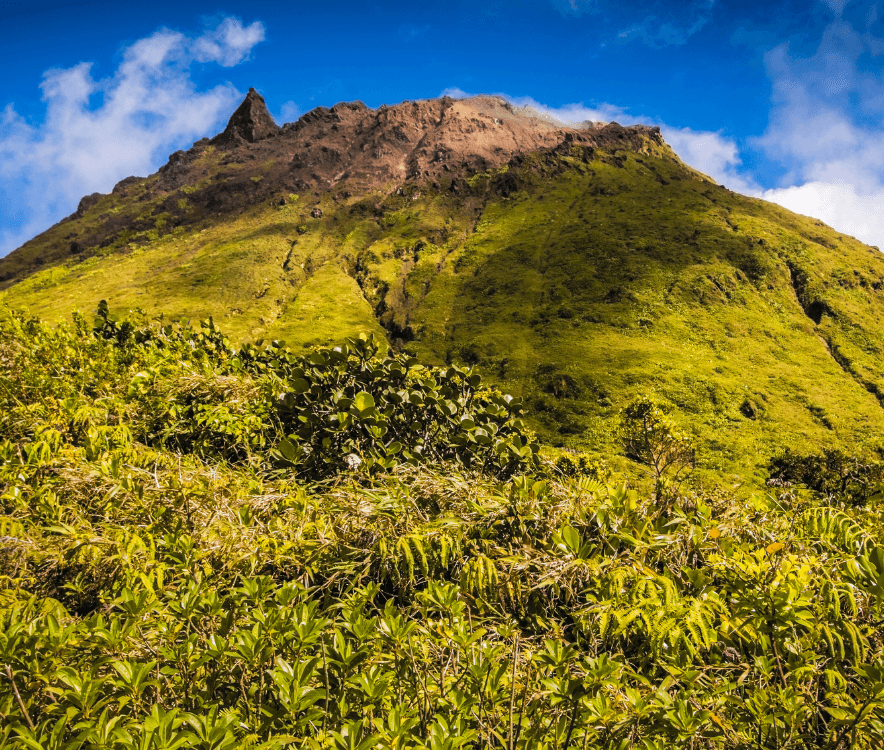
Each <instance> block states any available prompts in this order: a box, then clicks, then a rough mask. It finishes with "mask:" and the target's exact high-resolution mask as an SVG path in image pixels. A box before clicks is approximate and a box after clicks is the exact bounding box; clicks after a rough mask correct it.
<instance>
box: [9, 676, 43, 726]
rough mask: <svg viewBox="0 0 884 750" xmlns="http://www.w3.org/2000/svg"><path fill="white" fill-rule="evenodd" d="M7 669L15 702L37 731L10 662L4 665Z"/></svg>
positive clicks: (26, 719) (29, 723) (29, 724)
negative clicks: (20, 692)
mask: <svg viewBox="0 0 884 750" xmlns="http://www.w3.org/2000/svg"><path fill="white" fill-rule="evenodd" d="M3 666H4V668H5V671H6V676H7V677H8V678H9V681H10V682H11V683H12V692H13V693H14V694H15V702H16V703H18V707H19V708H20V709H21V712H22V713H23V714H24V717H25V721H26V722H28V726H29V727H30V728H31V731H32V732H36V731H37V727H35V726H34V722H33V721H31V715H30V714H29V713H28V709H27V707H26V706H25V702H24V701H23V700H22V699H21V695H19V692H18V688H17V687H16V685H15V679H14V678H13V676H12V667H10V666H9V665H8V664H4V665H3Z"/></svg>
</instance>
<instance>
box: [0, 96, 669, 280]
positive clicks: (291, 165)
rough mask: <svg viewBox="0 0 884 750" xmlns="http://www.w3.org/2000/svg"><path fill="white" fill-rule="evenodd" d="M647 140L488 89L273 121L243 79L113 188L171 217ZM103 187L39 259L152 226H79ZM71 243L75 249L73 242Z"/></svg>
mask: <svg viewBox="0 0 884 750" xmlns="http://www.w3.org/2000/svg"><path fill="white" fill-rule="evenodd" d="M649 139H650V140H651V141H653V142H654V143H656V144H658V145H662V144H663V140H662V137H661V135H660V130H659V128H650V127H645V126H633V127H622V126H620V125H618V124H617V123H610V124H607V125H598V124H596V125H593V124H589V125H588V126H587V127H582V128H569V127H562V126H561V124H560V123H556V122H554V121H551V120H548V119H544V117H542V116H539V115H538V114H537V113H535V112H532V111H529V110H520V109H517V108H514V107H513V106H511V105H510V104H509V103H508V102H506V101H505V100H504V99H502V98H500V97H494V96H477V97H474V98H470V99H452V98H450V97H442V98H440V99H427V100H422V101H406V102H402V103H401V104H398V105H396V106H392V107H387V106H381V107H380V108H378V109H376V110H374V109H369V108H368V107H366V106H365V105H364V104H363V103H362V102H344V103H340V104H336V105H335V106H334V107H332V108H331V109H328V108H326V107H317V108H316V109H314V110H312V111H310V112H307V113H306V114H305V115H303V116H302V117H301V118H300V119H299V120H298V121H297V122H294V123H289V124H286V125H284V126H283V127H281V128H280V127H278V126H277V124H276V123H275V122H274V120H273V118H272V116H271V115H270V113H269V112H268V110H267V107H266V104H265V102H264V99H263V98H262V97H261V95H260V94H258V93H257V92H256V91H255V90H254V89H250V90H249V93H248V95H247V96H246V98H245V100H244V101H243V102H242V104H241V105H240V106H239V107H238V108H237V110H236V112H234V114H233V116H232V117H231V118H230V121H229V123H228V125H227V127H226V128H225V129H224V131H223V132H222V133H220V134H219V135H217V136H215V137H214V138H212V139H208V138H203V139H202V140H201V141H198V142H197V143H195V144H194V145H193V147H192V148H190V149H189V150H187V151H177V152H175V153H174V154H172V155H171V156H170V157H169V161H168V162H167V163H166V164H165V165H164V166H162V167H161V168H160V169H159V171H158V172H157V173H156V174H155V175H152V176H151V177H147V178H138V177H127V178H126V179H124V180H122V181H121V182H119V183H118V184H117V185H116V186H115V187H114V190H113V193H114V194H115V195H118V196H119V195H123V196H127V195H130V194H132V193H133V192H134V193H137V194H139V195H138V200H139V202H142V201H151V200H156V199H160V200H159V202H158V203H157V204H156V206H155V207H154V209H153V212H152V213H153V214H155V215H156V214H160V213H164V214H167V215H168V216H169V217H170V221H169V227H170V228H171V227H174V226H179V225H181V224H188V223H192V222H193V221H195V220H199V219H201V218H203V217H205V216H206V215H211V214H223V213H224V212H229V211H239V210H242V209H244V208H245V207H247V206H249V205H252V204H254V203H256V202H259V201H261V200H264V199H266V198H268V197H271V198H272V197H275V196H279V195H285V194H286V193H288V192H294V193H304V192H310V191H313V192H314V193H315V194H316V197H317V198H318V197H319V196H320V195H321V194H322V193H324V192H327V191H329V190H332V189H335V187H336V186H338V188H340V183H342V182H344V183H346V193H345V195H354V194H360V193H362V192H365V191H369V190H373V189H377V188H379V187H387V188H389V187H390V186H391V185H392V186H393V187H395V186H396V185H401V184H402V183H405V182H408V181H420V182H426V183H428V184H429V185H430V186H433V187H437V188H438V187H439V182H444V183H445V185H446V186H447V189H449V190H451V191H452V192H453V193H458V192H460V190H461V189H462V187H463V185H464V178H465V177H468V176H469V175H471V174H474V173H475V172H477V171H481V170H485V169H489V168H496V167H501V166H503V165H504V164H507V163H509V162H511V161H513V160H514V159H515V160H516V161H518V160H519V159H520V157H522V156H523V155H525V154H527V153H529V152H536V151H554V152H557V153H564V152H569V151H570V149H571V146H572V145H584V146H589V147H592V148H600V149H604V150H606V151H609V152H615V151H617V150H629V151H638V150H641V149H642V148H643V147H644V146H646V144H647V141H648V140H649ZM210 147H211V149H213V150H214V151H215V152H218V153H220V154H221V159H220V171H219V165H218V162H217V161H214V162H213V161H211V160H207V159H205V158H201V157H204V156H206V155H207V154H208V153H209V149H210ZM216 160H217V155H216ZM207 178H210V179H207ZM201 181H203V183H204V184H203V185H202V186H201V187H200V188H199V189H197V190H195V191H194V190H189V191H188V194H187V196H186V197H187V201H188V203H189V205H190V207H191V210H190V211H189V212H185V211H184V210H182V209H180V206H179V203H180V201H181V198H182V194H181V192H179V191H180V189H181V188H182V187H184V186H196V185H198V184H199V183H200V182H201ZM511 183H512V179H511V178H510V179H509V180H508V179H507V176H506V175H505V174H504V175H499V176H498V178H497V179H496V180H495V183H494V185H493V188H494V190H495V191H496V192H497V193H499V194H501V195H508V194H509V193H510V192H513V191H514V190H516V189H517V186H516V185H514V184H511ZM103 197H104V196H102V195H101V194H99V193H94V194H92V195H90V196H86V197H85V198H84V199H83V200H82V201H81V203H80V205H79V207H78V209H77V211H76V212H75V213H74V214H72V215H71V216H69V217H68V218H67V219H64V220H63V222H62V223H64V222H74V226H73V227H72V231H71V232H70V233H69V234H68V236H66V237H65V241H66V244H65V246H64V247H59V248H58V251H57V253H56V251H55V250H53V251H52V253H51V254H50V255H48V256H45V252H44V256H45V257H43V256H41V258H40V260H41V261H42V263H46V262H52V261H55V260H58V259H61V257H62V256H63V255H69V254H70V253H72V252H73V253H76V254H78V255H79V254H85V255H88V254H89V251H90V250H93V249H96V248H100V247H107V246H108V245H110V244H112V243H113V242H114V240H115V239H116V238H117V237H119V236H120V233H121V232H124V231H127V230H129V231H135V232H139V231H145V230H148V229H150V227H151V226H152V224H153V220H152V218H151V217H149V216H147V217H144V216H143V217H141V218H140V219H135V218H134V217H133V216H132V215H131V212H129V213H119V214H116V215H110V216H108V217H102V218H103V220H102V221H101V222H100V223H99V225H98V226H97V227H96V228H94V229H91V230H89V231H88V232H85V231H80V230H79V228H78V226H77V225H78V224H79V222H76V221H75V220H77V219H80V218H82V217H83V215H84V213H85V212H86V211H88V210H89V209H90V208H92V207H93V206H95V205H97V204H98V203H99V202H100V201H101V199H102V198H103ZM194 208H195V209H197V210H196V211H194V210H192V209H194ZM29 244H30V243H26V244H25V245H24V246H22V247H21V248H19V249H18V250H16V251H14V252H13V253H11V254H10V255H9V256H7V257H6V258H3V259H0V287H3V286H8V285H9V284H10V283H14V282H15V281H17V280H19V279H21V278H23V277H24V276H26V275H28V274H29V273H31V272H33V271H34V270H37V268H38V267H39V266H40V265H42V263H39V264H38V263H36V261H37V259H35V258H31V257H30V255H32V254H33V253H29V252H28V245H29ZM74 245H76V249H72V248H74ZM4 282H5V283H4Z"/></svg>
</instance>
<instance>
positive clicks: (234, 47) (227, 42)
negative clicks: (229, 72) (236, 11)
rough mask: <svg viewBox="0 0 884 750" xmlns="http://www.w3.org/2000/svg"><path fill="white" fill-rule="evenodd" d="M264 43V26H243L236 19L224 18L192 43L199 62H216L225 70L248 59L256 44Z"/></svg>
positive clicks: (255, 24)
mask: <svg viewBox="0 0 884 750" xmlns="http://www.w3.org/2000/svg"><path fill="white" fill-rule="evenodd" d="M263 41H264V25H263V24H262V23H261V22H260V21H255V22H254V23H252V24H250V25H249V26H243V25H242V22H240V21H239V20H238V19H236V18H225V19H224V20H223V21H222V22H221V23H220V24H219V25H218V27H217V28H215V29H212V30H211V31H207V32H206V33H205V34H203V35H202V36H201V37H199V38H198V39H196V40H194V43H193V54H194V57H195V58H196V59H197V60H199V61H200V62H216V63H218V64H220V65H223V66H224V67H225V68H229V67H232V66H233V65H238V64H239V63H241V62H242V61H243V60H245V59H246V58H248V56H249V53H250V52H251V51H252V47H254V46H255V45H256V44H258V42H263Z"/></svg>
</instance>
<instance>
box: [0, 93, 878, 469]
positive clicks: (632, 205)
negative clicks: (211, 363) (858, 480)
mask: <svg viewBox="0 0 884 750" xmlns="http://www.w3.org/2000/svg"><path fill="white" fill-rule="evenodd" d="M0 280H2V281H0V285H2V289H3V291H2V292H0V294H2V298H3V300H4V301H5V302H6V303H8V304H10V305H12V306H14V307H20V306H26V307H28V308H29V309H30V310H32V311H33V312H35V313H38V314H41V315H44V316H46V315H52V316H58V315H68V314H69V313H71V312H72V311H74V310H76V309H80V310H84V311H88V310H92V309H94V306H95V304H96V302H97V301H98V300H100V299H107V300H108V302H109V304H110V305H111V307H112V309H115V310H118V311H121V312H123V313H125V312H126V311H127V310H134V309H136V308H141V309H143V310H144V311H145V312H146V313H148V314H149V315H158V314H162V315H164V316H166V317H167V318H169V317H171V318H175V319H179V318H190V319H193V320H197V319H200V318H208V317H209V316H212V317H213V318H214V320H215V323H216V324H217V325H220V326H221V327H222V328H223V329H224V330H225V331H227V332H228V333H229V335H230V336H231V338H232V339H234V340H237V341H245V340H254V339H268V338H276V339H283V340H285V341H286V342H288V344H289V345H290V346H292V347H294V348H304V347H311V346H315V345H319V344H330V343H334V342H337V341H341V340H343V339H344V338H346V337H348V336H353V335H358V334H360V333H373V334H374V335H375V336H376V338H378V339H379V340H381V341H382V342H383V343H384V346H389V347H392V348H393V349H397V350H406V351H410V352H413V353H414V354H416V355H417V356H419V357H420V358H422V359H423V360H424V361H427V362H430V363H437V364H444V363H446V362H460V363H466V364H470V365H474V366H476V367H478V368H479V369H480V371H482V372H483V373H485V375H486V376H487V377H488V378H490V379H491V380H492V381H493V382H495V383H498V384H500V385H501V387H503V388H505V389H506V390H507V391H509V392H511V393H515V394H516V395H519V396H522V397H524V398H525V400H526V401H527V403H528V405H529V411H530V413H531V414H532V419H533V426H534V427H535V428H536V429H537V430H538V431H539V432H540V434H541V436H542V437H543V438H544V439H545V440H546V441H547V442H548V443H550V444H554V445H559V446H562V447H574V448H580V449H591V450H598V451H600V452H605V451H608V450H609V449H610V448H611V446H612V445H613V444H614V443H613V441H614V435H613V432H612V430H613V426H612V425H613V424H614V423H615V422H616V420H615V419H613V418H614V417H616V415H617V414H618V412H619V410H620V408H621V407H622V406H623V405H624V404H626V403H628V402H629V401H630V400H631V399H633V398H634V397H635V396H637V395H640V394H645V393H650V394H652V395H654V397H655V398H658V399H659V400H661V401H662V402H664V403H666V404H668V405H669V407H670V408H671V409H672V410H673V413H674V414H681V415H682V418H683V421H684V422H685V424H689V425H690V429H691V431H692V432H693V433H694V435H695V437H696V439H697V441H698V444H699V445H700V446H701V448H702V450H701V452H700V455H701V465H702V466H704V467H705V468H706V469H707V470H708V471H715V472H719V473H720V472H722V471H725V472H732V473H733V475H734V482H735V483H738V484H739V483H741V482H749V483H751V482H759V481H761V479H762V478H763V469H762V467H763V466H765V465H766V462H767V460H768V459H769V458H770V456H771V455H772V454H773V453H775V452H776V451H777V450H778V449H780V448H781V447H782V446H783V445H796V446H810V447H813V446H816V447H820V448H821V447H824V446H833V445H834V446H837V445H844V446H857V445H862V446H866V448H868V449H869V450H873V449H874V448H875V446H877V445H879V444H880V443H881V442H882V441H884V407H882V404H884V360H882V351H881V346H882V345H881V343H880V342H881V341H884V323H882V321H884V292H882V289H884V260H882V255H881V253H880V252H879V251H878V250H877V249H876V248H871V247H868V246H866V245H863V244H862V243H860V242H858V241H857V240H855V239H853V238H851V237H848V236H846V235H844V234H842V233H839V232H837V231H835V230H833V229H831V228H830V227H827V226H825V225H823V224H822V223H821V222H819V221H815V220H812V219H808V218H806V217H801V216H797V215H795V214H793V213H790V212H789V211H786V210H784V209H782V208H780V207H778V206H776V205H773V204H770V203H766V202H764V201H760V200H757V199H754V198H748V197H745V196H741V195H738V194H736V193H733V192H731V191H729V190H727V189H726V188H724V187H723V186H720V185H717V184H715V183H714V182H713V181H712V180H710V179H709V178H708V177H707V176H705V175H703V174H700V173H699V172H697V171H696V170H694V169H692V168H690V167H689V166H687V165H685V164H684V163H683V162H682V161H681V160H680V159H679V158H678V156H677V154H675V153H674V152H673V151H672V149H671V148H670V147H669V146H668V145H667V144H666V143H665V141H664V140H663V138H662V137H661V134H660V131H659V129H657V128H651V127H644V126H634V127H622V126H620V125H618V124H617V123H572V124H565V123H560V122H557V121H554V120H551V119H549V118H547V117H545V116H543V115H542V114H541V113H538V112H536V111H533V110H530V109H520V108H516V107H514V106H512V105H511V104H510V103H508V102H506V101H505V100H503V99H501V98H498V97H491V96H479V97H474V98H469V99H452V98H448V97H443V98H440V99H430V100H422V101H406V102H403V103H401V104H397V105H395V106H382V107H379V108H378V109H370V108H368V107H366V106H365V105H364V104H362V103H360V102H347V103H340V104H337V105H335V106H334V107H331V108H323V107H320V108H317V109H315V110H313V111H311V112H308V113H306V114H304V115H303V116H302V117H301V118H300V119H299V120H298V121H297V122H294V123H287V124H284V125H283V126H282V127H279V126H278V125H277V124H276V123H275V122H274V121H273V118H272V117H271V115H270V114H269V112H268V110H267V107H266V105H265V102H264V100H263V98H262V97H261V96H260V94H258V93H257V92H256V91H255V90H254V89H252V90H250V91H249V93H248V94H247V96H246V97H245V100H244V101H243V103H242V104H241V105H240V107H239V108H238V109H237V110H236V112H234V113H233V115H232V117H231V118H230V122H229V123H228V125H227V127H226V128H225V129H224V131H223V132H222V133H220V134H218V135H216V136H215V137H213V138H209V137H207V138H204V139H202V140H200V141H199V142H197V143H195V144H194V145H193V147H192V148H190V149H189V150H187V151H179V152H176V153H175V154H172V155H171V157H170V158H169V161H168V163H167V164H165V165H164V166H163V167H161V168H160V169H159V171H158V172H157V173H156V174H154V175H151V176H149V177H145V178H136V177H130V178H127V179H125V180H123V181H121V182H120V183H119V184H118V185H117V186H116V187H114V189H113V191H112V192H111V193H110V194H108V195H101V194H94V195H90V196H87V197H86V198H84V199H83V201H82V202H81V203H80V206H79V207H78V209H77V211H76V212H75V213H74V214H73V215H72V216H70V217H68V218H67V219H65V220H64V221H62V222H60V223H59V224H57V225H55V226H54V227H51V228H50V229H48V230H47V231H46V232H44V233H42V234H41V235H39V236H38V237H35V238H34V239H33V240H31V241H29V242H28V243H26V244H25V245H23V246H22V247H21V248H19V249H18V250H16V251H15V252H13V253H12V254H11V255H9V256H8V257H6V258H4V259H2V260H0Z"/></svg>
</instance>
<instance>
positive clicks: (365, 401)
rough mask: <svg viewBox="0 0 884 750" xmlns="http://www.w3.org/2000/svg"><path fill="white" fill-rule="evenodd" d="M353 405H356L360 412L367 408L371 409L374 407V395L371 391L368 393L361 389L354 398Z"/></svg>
mask: <svg viewBox="0 0 884 750" xmlns="http://www.w3.org/2000/svg"><path fill="white" fill-rule="evenodd" d="M353 406H355V407H356V408H357V409H358V410H359V412H360V413H361V412H363V411H365V410H366V409H371V408H373V407H374V396H372V395H371V394H370V393H366V392H365V391H361V392H360V393H357V394H356V396H355V397H354V399H353Z"/></svg>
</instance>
